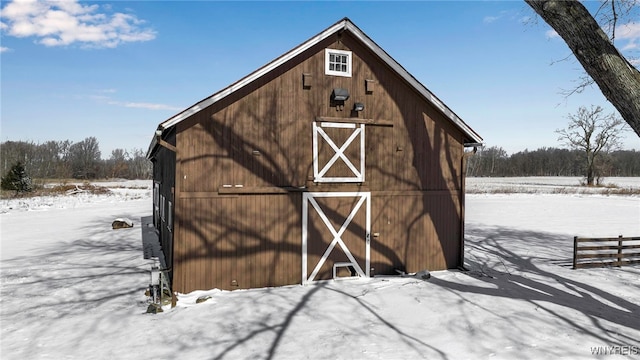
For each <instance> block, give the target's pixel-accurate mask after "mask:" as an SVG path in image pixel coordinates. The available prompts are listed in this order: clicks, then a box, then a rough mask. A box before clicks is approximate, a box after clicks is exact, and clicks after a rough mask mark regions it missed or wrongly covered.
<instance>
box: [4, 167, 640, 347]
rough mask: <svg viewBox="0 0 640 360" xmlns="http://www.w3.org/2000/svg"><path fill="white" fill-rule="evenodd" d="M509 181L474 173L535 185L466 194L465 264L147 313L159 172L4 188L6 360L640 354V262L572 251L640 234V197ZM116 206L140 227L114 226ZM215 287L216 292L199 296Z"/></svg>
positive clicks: (639, 183) (217, 297)
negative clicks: (30, 193) (613, 262)
mask: <svg viewBox="0 0 640 360" xmlns="http://www.w3.org/2000/svg"><path fill="white" fill-rule="evenodd" d="M506 179H507V178H502V179H495V182H493V179H478V180H476V179H469V182H468V185H469V187H471V186H484V188H485V189H486V188H491V187H500V186H504V181H509V182H510V184H515V185H516V186H514V187H516V188H518V189H521V188H524V189H529V190H526V191H512V192H509V193H506V194H505V193H502V194H493V193H492V191H483V190H480V191H477V193H474V194H470V195H468V196H467V199H466V209H467V213H466V220H467V222H466V232H465V238H466V261H465V264H466V266H467V267H468V268H469V269H470V271H468V272H460V271H438V272H432V277H431V278H430V279H429V280H426V281H425V280H421V279H417V278H412V277H404V278H402V277H377V278H373V279H360V280H342V281H335V282H334V281H329V282H323V283H318V284H316V285H311V286H304V287H303V286H299V285H297V286H288V287H283V288H268V289H254V290H237V291H232V292H228V291H219V290H209V291H206V292H205V291H203V292H194V293H191V294H185V295H182V296H180V299H179V302H178V306H177V307H176V308H173V309H166V311H165V312H164V313H161V314H156V315H152V314H146V313H145V311H146V308H147V298H146V297H145V295H144V289H145V288H146V286H147V283H148V277H149V274H148V269H149V263H148V262H147V261H146V260H144V259H143V258H142V252H141V240H140V227H139V219H140V217H141V216H148V215H150V214H151V197H150V191H151V188H150V186H151V183H150V182H147V183H146V185H144V184H143V186H142V187H143V188H141V186H140V184H139V183H137V184H135V185H134V186H133V187H134V188H127V187H126V185H125V186H122V185H123V184H122V183H121V182H117V183H115V184H113V185H108V186H110V187H116V186H117V188H114V190H113V192H112V194H110V195H99V196H98V195H86V194H77V195H73V196H63V197H56V198H38V199H28V200H26V199H21V200H1V201H0V226H1V231H0V235H1V238H0V240H1V248H0V250H1V252H0V260H1V265H0V280H1V283H0V311H1V312H0V315H1V316H0V328H1V332H0V336H1V340H0V341H1V344H0V345H1V346H0V357H1V358H2V359H184V358H187V359H188V358H192V359H421V358H426V359H487V358H491V359H542V358H544V359H548V358H555V359H591V358H603V359H639V358H640V341H639V340H638V339H640V280H639V279H640V266H628V267H622V268H603V269H581V270H571V268H570V262H571V256H572V237H573V236H574V235H580V236H618V235H621V234H622V235H625V236H640V197H639V196H637V195H636V196H618V195H615V196H614V195H611V196H605V195H597V194H584V193H580V192H575V191H565V192H563V191H556V190H540V189H541V188H540V185H542V186H543V188H544V187H546V188H547V189H549V188H551V189H555V188H556V187H559V188H562V187H569V186H573V185H574V183H570V184H569V183H566V181H567V180H566V178H518V179H516V178H510V179H508V180H506ZM573 180H575V181H576V183H575V184H577V182H578V181H579V179H577V178H573ZM622 181H623V182H624V183H625V184H622V185H619V186H627V184H629V185H628V186H631V187H640V178H633V179H623V180H622ZM473 182H476V184H473ZM606 182H607V183H609V182H612V180H611V179H607V181H606ZM479 183H482V184H484V185H479ZM101 185H103V186H105V185H104V184H101ZM509 186H512V185H509ZM480 189H483V188H482V187H481V188H480ZM532 189H534V190H532ZM116 218H129V219H132V220H133V221H134V223H135V224H134V227H133V228H131V229H119V230H112V229H111V222H112V221H113V220H114V219H116ZM203 294H209V295H210V296H211V297H212V298H211V300H209V301H207V302H204V303H201V304H196V303H195V299H196V298H197V297H198V296H201V295H203ZM611 352H613V353H615V354H614V355H609V353H611ZM596 353H598V354H596ZM605 353H606V354H605Z"/></svg>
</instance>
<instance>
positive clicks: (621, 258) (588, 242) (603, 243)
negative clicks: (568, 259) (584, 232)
mask: <svg viewBox="0 0 640 360" xmlns="http://www.w3.org/2000/svg"><path fill="white" fill-rule="evenodd" d="M632 264H640V237H622V235H620V236H619V237H616V238H580V237H577V236H576V237H574V238H573V268H574V269H578V268H592V267H603V266H622V265H632Z"/></svg>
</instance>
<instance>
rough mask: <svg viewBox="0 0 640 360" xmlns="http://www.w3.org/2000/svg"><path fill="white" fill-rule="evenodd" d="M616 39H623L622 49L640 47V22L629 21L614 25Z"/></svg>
mask: <svg viewBox="0 0 640 360" xmlns="http://www.w3.org/2000/svg"><path fill="white" fill-rule="evenodd" d="M616 40H624V41H626V44H624V45H623V46H622V51H627V50H637V49H640V44H639V43H640V23H634V22H630V23H627V24H624V25H619V26H618V27H616Z"/></svg>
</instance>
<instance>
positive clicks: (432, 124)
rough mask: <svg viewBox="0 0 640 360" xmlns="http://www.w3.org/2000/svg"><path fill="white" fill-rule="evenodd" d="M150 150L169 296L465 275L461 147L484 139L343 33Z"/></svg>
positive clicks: (231, 95) (207, 105) (287, 59)
mask: <svg viewBox="0 0 640 360" xmlns="http://www.w3.org/2000/svg"><path fill="white" fill-rule="evenodd" d="M327 49H329V50H327ZM331 54H334V55H336V56H334V57H330V55H331ZM345 57H346V58H345ZM328 63H333V65H334V66H333V68H332V69H327V68H328ZM345 92H346V93H348V98H347V99H344V100H342V99H341V98H340V96H342V95H344V94H345ZM156 134H158V135H157V136H155V137H154V139H153V141H152V143H151V145H150V150H149V158H150V159H152V160H153V161H154V181H155V182H156V183H157V184H158V185H157V186H158V188H159V189H158V193H161V194H164V195H163V196H165V198H166V196H171V199H172V205H171V206H172V211H173V214H171V215H172V216H171V219H172V221H171V224H168V223H166V225H162V224H163V223H162V222H159V223H160V224H157V228H158V231H159V232H160V234H161V238H162V240H163V241H162V246H163V250H165V251H166V252H170V254H165V257H166V258H167V259H170V261H169V264H168V266H170V267H171V269H172V273H171V276H172V286H173V290H174V291H180V292H187V291H192V290H195V289H209V288H221V289H236V288H252V287H265V286H279V285H288V284H296V283H301V282H302V283H306V282H310V281H314V280H320V279H329V278H332V277H333V276H334V273H335V276H351V275H354V276H373V275H376V274H389V273H394V272H395V270H396V269H399V270H403V271H408V272H413V271H419V270H422V269H429V270H436V269H446V268H454V267H457V266H459V265H461V261H462V251H463V225H464V157H465V152H464V146H465V144H468V143H479V142H481V141H482V139H481V138H480V136H478V135H477V134H476V133H475V132H474V131H473V130H472V129H471V128H470V127H468V126H467V125H466V124H465V123H464V122H463V121H462V120H461V119H460V118H458V116H457V115H455V113H453V111H451V110H450V109H449V108H448V107H446V106H445V105H444V104H443V103H442V102H441V101H440V100H439V99H437V98H436V97H435V96H434V95H433V94H431V93H430V92H429V91H428V90H427V89H426V88H425V87H424V86H423V85H421V84H420V83H419V82H418V81H417V80H415V78H413V77H412V76H411V75H410V74H408V73H407V72H406V71H405V70H404V69H403V68H402V67H401V66H400V65H399V64H397V63H396V62H395V61H394V60H393V59H392V58H390V57H389V55H388V54H386V52H384V51H383V50H382V49H380V48H379V47H378V46H377V45H376V44H375V43H373V41H371V39H369V38H368V37H367V36H366V35H365V34H364V33H362V31H361V30H360V29H358V28H357V27H355V25H353V23H351V21H350V20H349V19H343V20H341V21H340V22H338V23H336V24H334V25H333V26H331V27H330V28H328V29H327V30H325V31H323V32H322V33H320V34H318V35H317V36H315V37H313V38H312V39H310V40H309V41H307V42H305V43H303V44H302V45H300V46H298V47H297V48H295V49H293V50H292V51H290V52H289V53H287V54H284V55H283V56H282V57H280V58H278V59H276V60H274V61H273V62H272V63H270V64H268V65H266V66H265V67H263V68H261V69H258V70H257V71H256V72H254V73H252V74H251V75H249V76H247V77H246V78H244V79H242V80H240V81H239V82H237V83H235V84H233V85H231V86H229V87H228V88H225V89H223V90H222V91H220V92H218V93H216V94H214V95H212V96H210V97H208V98H206V99H204V100H202V101H200V102H198V103H197V104H195V105H194V106H192V107H190V108H188V109H186V110H185V111H183V112H181V113H179V114H177V115H176V116H174V117H172V118H170V119H168V120H167V121H165V122H163V123H161V124H160V125H159V127H158V130H157V132H156ZM167 194H168V195H167ZM155 198H156V197H155V196H154V202H155V201H156V199H155ZM165 201H166V200H165ZM156 205H157V204H156ZM165 206H166V205H165ZM167 217H168V216H167ZM165 222H166V220H165ZM169 228H170V231H168V229H169Z"/></svg>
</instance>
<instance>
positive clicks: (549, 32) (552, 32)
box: [544, 29, 560, 39]
mask: <svg viewBox="0 0 640 360" xmlns="http://www.w3.org/2000/svg"><path fill="white" fill-rule="evenodd" d="M544 35H545V36H546V38H547V39H557V38H560V35H558V33H557V32H556V31H555V30H553V29H552V30H547V32H546V33H544Z"/></svg>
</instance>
